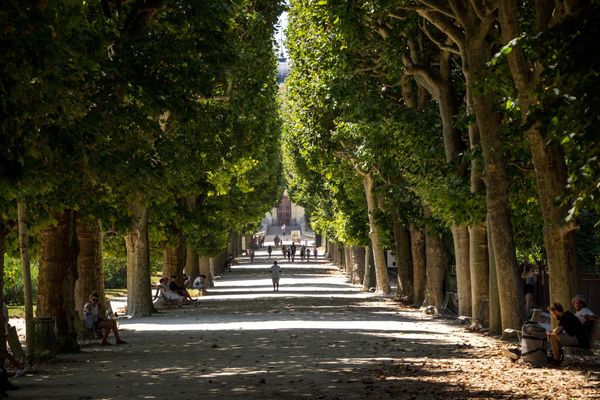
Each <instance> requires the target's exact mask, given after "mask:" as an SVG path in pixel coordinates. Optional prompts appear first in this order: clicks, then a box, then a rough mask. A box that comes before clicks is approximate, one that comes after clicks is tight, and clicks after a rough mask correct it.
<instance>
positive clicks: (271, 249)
mask: <svg viewBox="0 0 600 400" xmlns="http://www.w3.org/2000/svg"><path fill="white" fill-rule="evenodd" d="M272 251H273V248H272V247H271V245H269V247H267V253H269V259H270V258H271V252H272Z"/></svg>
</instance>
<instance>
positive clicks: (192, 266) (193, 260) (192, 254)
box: [185, 244, 233, 282]
mask: <svg viewBox="0 0 600 400" xmlns="http://www.w3.org/2000/svg"><path fill="white" fill-rule="evenodd" d="M231 254H233V252H232V253H231ZM185 274H186V275H187V276H188V278H189V281H190V282H194V279H196V278H197V277H198V276H199V275H200V265H199V257H198V252H197V251H196V250H194V248H193V247H192V246H190V245H189V244H188V245H187V246H186V255H185Z"/></svg>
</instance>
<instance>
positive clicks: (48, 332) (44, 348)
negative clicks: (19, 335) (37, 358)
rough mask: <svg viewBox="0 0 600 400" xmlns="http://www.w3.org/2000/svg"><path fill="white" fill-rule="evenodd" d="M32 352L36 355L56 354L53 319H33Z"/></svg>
mask: <svg viewBox="0 0 600 400" xmlns="http://www.w3.org/2000/svg"><path fill="white" fill-rule="evenodd" d="M32 325H33V340H32V346H33V349H32V350H33V352H32V353H34V354H37V355H55V354H56V331H55V324H54V317H39V318H33V324H32Z"/></svg>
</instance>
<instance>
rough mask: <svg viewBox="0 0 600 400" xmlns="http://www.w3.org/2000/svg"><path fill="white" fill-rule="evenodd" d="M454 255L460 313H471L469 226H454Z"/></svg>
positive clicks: (452, 228)
mask: <svg viewBox="0 0 600 400" xmlns="http://www.w3.org/2000/svg"><path fill="white" fill-rule="evenodd" d="M451 230H452V239H453V241H454V257H455V262H456V288H457V296H458V314H459V315H468V316H470V315H472V314H471V304H472V303H471V270H470V262H469V258H470V254H469V228H467V227H466V226H453V227H451Z"/></svg>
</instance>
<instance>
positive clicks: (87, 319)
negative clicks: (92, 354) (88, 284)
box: [83, 305, 98, 329]
mask: <svg viewBox="0 0 600 400" xmlns="http://www.w3.org/2000/svg"><path fill="white" fill-rule="evenodd" d="M96 310H97V308H96ZM97 320H98V312H97V311H96V318H94V306H93V305H92V311H91V312H88V310H87V309H86V308H85V306H84V307H83V325H85V327H86V328H88V329H92V328H93V327H94V322H95V321H97Z"/></svg>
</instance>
